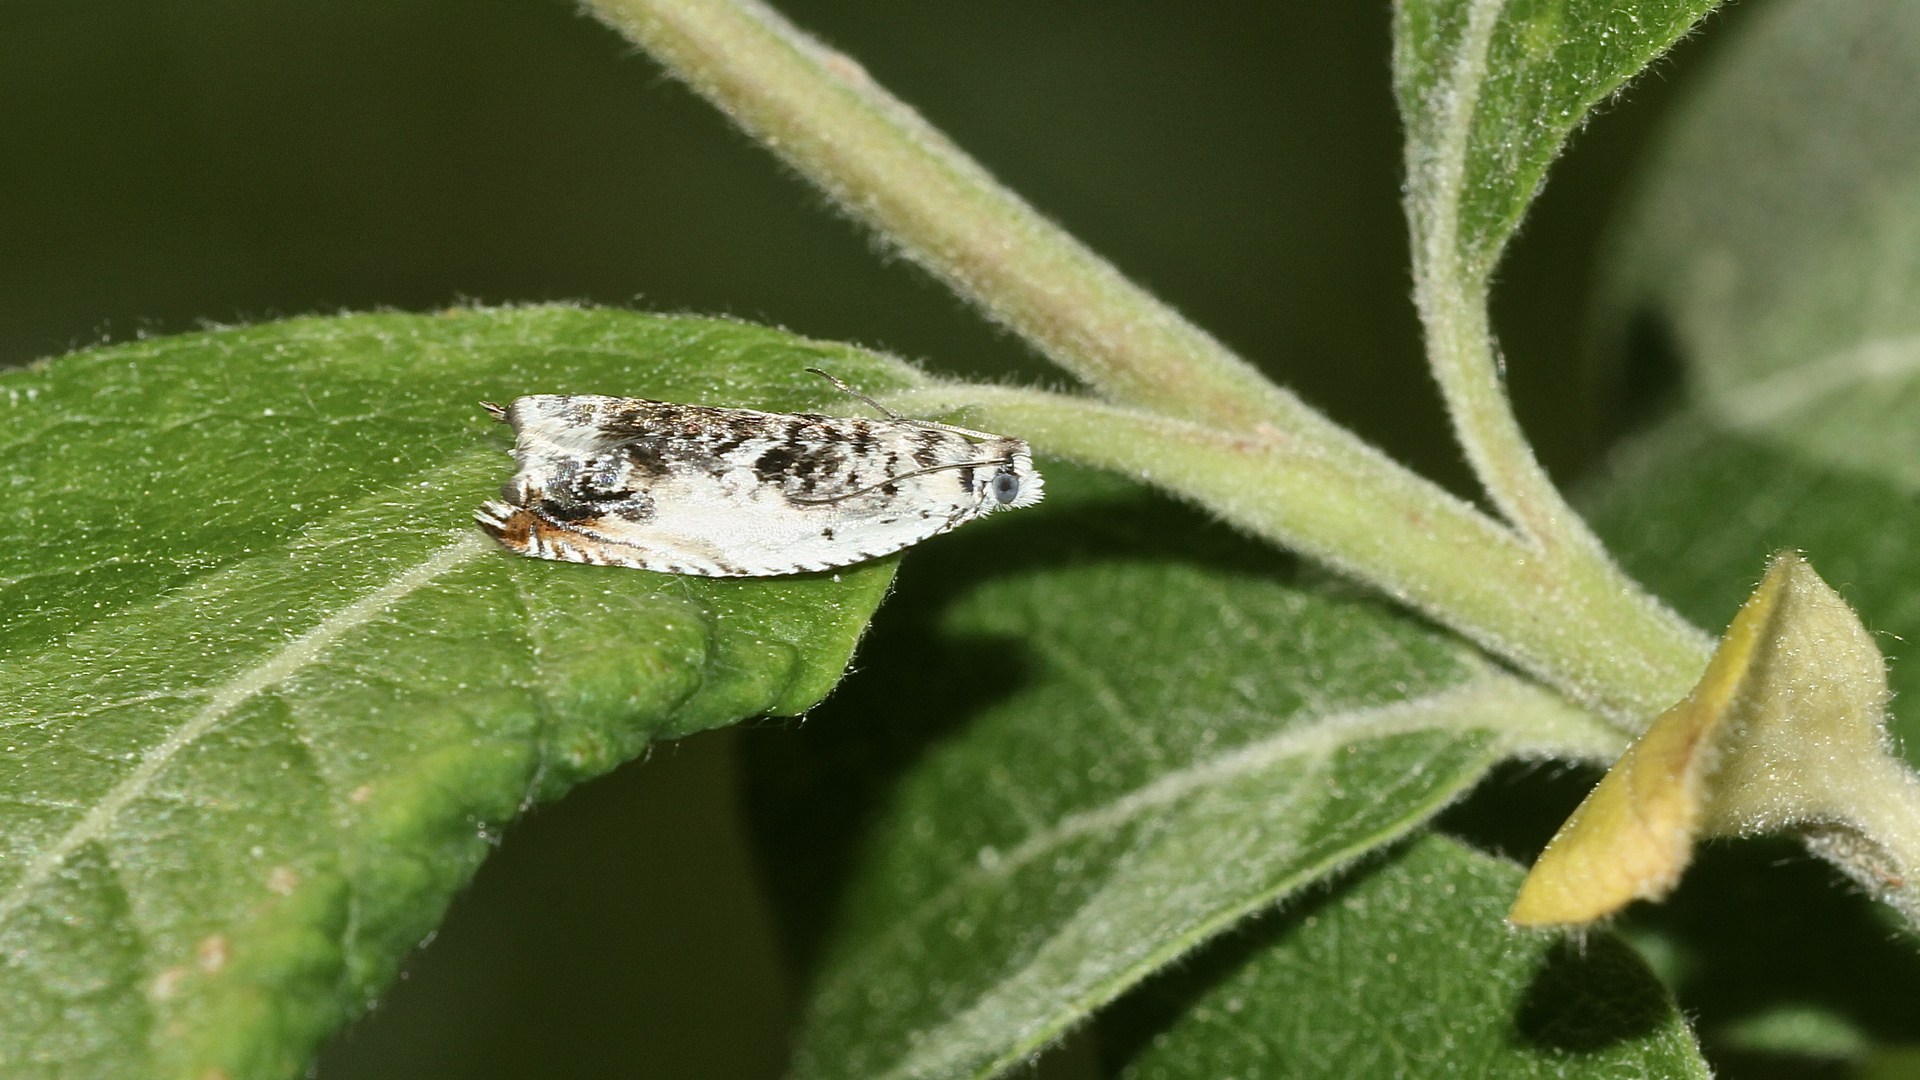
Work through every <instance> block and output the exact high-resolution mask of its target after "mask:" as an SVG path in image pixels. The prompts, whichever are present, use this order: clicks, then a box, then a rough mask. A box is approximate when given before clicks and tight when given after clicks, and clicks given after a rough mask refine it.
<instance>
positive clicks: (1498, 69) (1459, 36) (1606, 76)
mask: <svg viewBox="0 0 1920 1080" xmlns="http://www.w3.org/2000/svg"><path fill="white" fill-rule="evenodd" d="M1714 6H1715V3H1714V0H1640V2H1629V0H1399V2H1398V3H1396V4H1395V6H1394V7H1395V17H1394V82H1395V89H1396V91H1397V93H1398V95H1399V98H1400V115H1401V117H1402V118H1403V119H1404V121H1405V123H1406V126H1407V189H1408V190H1407V205H1408V211H1409V214H1410V215H1411V217H1412V218H1413V223H1414V232H1415V236H1416V240H1415V248H1416V251H1418V250H1420V249H1422V248H1423V247H1424V246H1425V245H1424V242H1423V241H1424V238H1430V237H1435V236H1441V237H1443V238H1444V245H1445V246H1446V247H1447V248H1448V249H1450V253H1448V254H1446V256H1445V257H1448V258H1451V259H1455V260H1457V261H1458V264H1459V266H1460V268H1461V269H1463V270H1465V271H1467V273H1468V276H1469V277H1477V278H1480V279H1484V277H1485V275H1486V274H1487V273H1488V272H1490V271H1491V270H1492V267H1493V264H1494V263H1495V262H1496V261H1497V260H1498V259H1499V255H1500V249H1501V248H1502V247H1503V246H1504V245H1505V244H1506V242H1507V239H1508V238H1509V237H1511V236H1512V235H1513V231H1514V230H1515V229H1516V228H1518V227H1519V225H1520V219H1521V217H1522V215H1524V214H1525V212H1526V209H1527V204H1529V203H1530V202H1532V201H1533V197H1534V195H1535V194H1536V193H1537V192H1538V191H1539V188H1540V185H1541V182H1542V181H1543V180H1544V179H1545V177H1546V172H1547V166H1548V165H1549V164H1551V163H1552V162H1553V159H1554V157H1555V156H1557V155H1558V154H1559V153H1560V148H1561V146H1562V145H1563V144H1564V143H1565V142H1566V139H1567V136H1568V135H1569V134H1570V133H1571V132H1572V131H1573V129H1574V128H1575V127H1576V126H1577V125H1578V124H1580V122H1581V121H1582V120H1584V119H1585V118H1586V115H1587V113H1588V111H1589V110H1590V109H1592V108H1593V107H1594V106H1595V105H1596V104H1598V103H1599V102H1601V101H1602V100H1604V99H1605V98H1606V97H1607V96H1608V95H1610V94H1612V93H1613V92H1614V91H1615V90H1617V89H1619V88H1620V86H1621V85H1622V84H1623V83H1625V82H1626V81H1627V80H1628V79H1629V78H1632V77H1633V76H1634V75H1635V74H1636V73H1638V72H1639V71H1640V70H1641V69H1642V68H1643V67H1645V66H1646V65H1647V63H1648V62H1649V61H1651V60H1652V59H1653V58H1654V57H1656V56H1658V55H1660V54H1661V53H1662V52H1665V51H1666V50H1667V48H1668V47H1669V46H1671V45H1672V44H1673V43H1674V41H1676V40H1677V39H1678V38H1679V37H1680V35H1682V34H1684V33H1686V31H1687V29H1688V28H1689V27H1691V26H1692V25H1693V24H1694V23H1695V22H1696V21H1698V20H1699V19H1700V18H1701V16H1703V15H1705V14H1706V13H1707V12H1709V11H1711V10H1712V9H1713V8H1714Z"/></svg>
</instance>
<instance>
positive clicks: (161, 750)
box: [0, 531, 488, 924]
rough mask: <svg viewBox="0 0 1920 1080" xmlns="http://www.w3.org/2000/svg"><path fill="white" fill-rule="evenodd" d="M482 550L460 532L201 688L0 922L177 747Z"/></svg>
mask: <svg viewBox="0 0 1920 1080" xmlns="http://www.w3.org/2000/svg"><path fill="white" fill-rule="evenodd" d="M487 550H488V547H487V544H486V543H485V541H484V540H483V539H482V538H481V537H480V536H479V534H478V533H476V532H472V531H467V532H463V533H461V534H460V535H459V538H458V539H456V540H454V541H453V542H452V543H450V544H447V545H445V546H443V547H441V548H440V549H439V550H438V551H435V552H434V553H433V554H431V555H429V556H428V557H427V558H426V559H424V560H422V561H420V562H418V563H416V564H414V565H413V566H410V567H408V568H406V569H404V570H401V571H399V572H398V573H396V574H394V575H393V576H391V577H389V578H388V579H387V580H386V582H385V583H384V584H382V585H381V586H380V587H379V588H376V589H373V590H372V591H370V592H368V593H367V594H366V595H364V596H362V597H361V598H360V599H358V600H355V601H353V602H352V603H350V604H347V605H345V606H344V607H342V608H340V609H339V610H338V611H335V612H334V613H333V614H331V615H329V616H327V617H326V618H325V619H323V620H321V621H320V622H319V623H318V624H317V625H315V626H314V627H313V628H312V629H310V630H308V631H307V632H306V633H304V634H302V635H300V636H299V637H297V638H294V639H293V640H292V641H289V642H287V643H286V644H284V645H282V646H281V647H280V648H279V649H276V650H275V651H274V652H273V653H271V654H270V655H268V656H267V657H266V658H265V659H263V660H261V661H260V662H259V663H257V664H255V665H253V666H252V667H250V668H247V669H246V670H244V671H241V672H239V673H238V674H236V675H234V676H233V677H232V678H229V679H228V680H226V681H225V682H223V683H221V684H219V685H217V686H213V687H210V688H208V693H207V701H206V704H204V705H202V706H201V707H200V709H199V710H198V711H196V712H195V713H194V714H193V715H192V716H190V717H188V718H187V719H186V720H185V721H184V722H182V723H181V724H179V725H178V726H176V727H175V728H174V729H173V730H172V731H171V732H169V733H168V735H167V737H166V738H165V739H162V740H161V741H160V742H158V743H155V744H154V745H152V746H150V747H148V748H147V750H146V751H145V752H144V753H142V754H141V755H140V761H139V763H138V764H136V765H135V766H134V767H133V769H132V770H131V771H130V772H128V773H127V775H126V776H124V777H121V778H120V780H119V781H117V782H116V783H115V784H114V785H113V786H112V787H111V788H109V789H108V790H107V792H106V794H104V795H102V796H101V797H100V799H99V801H98V802H96V803H94V805H93V806H92V807H91V808H89V809H88V810H87V812H86V813H85V814H84V815H82V817H81V818H80V820H79V821H77V822H75V823H74V824H73V825H72V826H70V827H69V828H68V829H67V830H66V832H64V833H62V834H61V836H60V838H59V839H58V840H56V841H54V842H53V843H52V844H51V845H49V846H47V847H46V848H44V849H42V850H41V851H40V852H39V853H38V854H37V855H35V856H34V858H33V861H32V862H30V863H28V864H27V867H26V869H25V870H24V871H22V872H21V875H20V876H19V877H18V878H16V879H15V880H14V882H13V883H12V884H11V885H9V886H8V887H7V888H6V891H5V892H4V893H0V924H4V923H5V922H6V921H7V920H8V919H10V918H12V916H13V915H14V913H15V912H17V911H18V910H19V909H20V908H21V907H23V906H25V905H26V903H27V902H28V901H29V900H31V899H32V897H33V893H34V891H35V890H36V889H37V888H39V886H41V885H43V884H45V883H46V882H47V881H48V880H49V879H51V878H52V877H53V875H54V874H56V873H58V872H59V870H60V868H61V866H62V865H64V864H65V862H66V860H67V859H68V858H69V857H71V856H72V855H73V853H74V852H76V851H78V850H80V848H82V847H84V846H86V845H87V844H88V843H91V842H92V841H94V840H98V839H101V838H103V837H105V836H106V835H107V834H108V832H109V830H110V829H111V828H112V826H113V823H114V821H115V819H116V818H117V817H118V816H119V814H120V812H121V811H123V810H125V809H126V808H127V807H128V806H129V805H131V804H132V803H133V802H135V801H136V800H138V799H139V798H140V797H141V796H143V795H145V794H146V793H147V791H148V789H149V788H151V787H152V785H153V783H154V781H155V780H156V779H158V778H159V776H160V774H161V773H163V772H164V771H165V770H166V768H167V766H168V765H169V764H170V763H172V761H173V760H174V758H176V757H178V756H179V754H180V752H181V751H183V750H185V749H187V748H188V747H190V746H192V745H193V744H194V743H195V742H197V741H198V740H199V739H201V738H202V737H203V736H205V735H207V734H208V733H209V732H212V731H214V730H215V729H217V728H218V727H219V726H220V724H221V723H222V721H224V720H226V718H227V717H228V716H230V715H232V713H233V712H234V711H235V710H236V709H238V708H239V707H240V706H241V705H243V704H245V703H246V702H247V701H249V700H251V699H252V698H253V697H255V696H256V695H258V694H260V693H262V692H264V691H266V690H269V689H271V688H273V687H274V686H277V685H279V684H280V683H282V682H285V681H286V680H287V679H289V678H291V677H293V676H294V675H296V674H298V673H299V672H300V671H301V670H303V669H305V668H307V667H309V666H311V665H313V664H315V663H317V662H318V661H320V660H321V659H322V658H323V657H324V656H325V655H326V654H327V652H328V650H330V649H331V648H332V647H333V646H334V644H336V643H337V642H338V641H339V640H340V639H341V638H343V637H345V636H346V635H347V634H348V633H350V632H351V631H353V630H356V629H359V628H360V627H362V626H365V625H367V624H369V623H371V622H374V621H375V620H377V619H379V618H380V617H381V616H383V615H385V614H386V613H387V612H388V611H390V610H391V609H392V608H393V607H394V606H395V605H397V604H398V603H399V602H401V601H402V600H405V599H406V598H407V597H409V596H411V595H412V594H413V593H414V592H416V591H418V590H419V589H421V588H423V587H425V586H426V585H429V584H431V583H432V582H433V581H434V580H436V579H437V578H440V577H442V576H444V575H446V574H448V573H451V572H452V571H454V570H457V569H459V568H460V567H462V566H465V565H466V564H467V563H469V562H471V561H473V560H474V559H475V558H477V557H479V556H480V555H482V554H484V553H485V552H486V551H487Z"/></svg>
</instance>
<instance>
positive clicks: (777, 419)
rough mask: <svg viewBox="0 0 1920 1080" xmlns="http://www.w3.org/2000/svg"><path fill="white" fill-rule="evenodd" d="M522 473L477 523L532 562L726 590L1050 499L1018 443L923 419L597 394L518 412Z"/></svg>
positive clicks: (512, 418)
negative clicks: (604, 567)
mask: <svg viewBox="0 0 1920 1080" xmlns="http://www.w3.org/2000/svg"><path fill="white" fill-rule="evenodd" d="M503 419H504V420H505V421H506V422H507V423H509V424H511V425H513V429H514V436H515V440H514V449H513V454H514V457H515V460H516V462H517V463H518V470H517V471H516V472H515V474H514V476H513V478H512V479H511V480H509V481H508V482H507V484H506V485H505V486H504V487H503V488H502V489H501V501H499V502H489V503H486V504H483V505H482V506H481V507H480V509H479V511H478V512H477V513H476V515H475V518H476V520H477V521H478V522H479V523H480V525H481V527H482V528H484V529H485V530H486V531H487V532H488V533H489V534H491V535H492V536H493V537H494V538H495V539H497V540H499V541H500V542H501V543H502V544H503V545H505V546H506V547H507V548H509V549H510V550H513V551H515V552H518V553H520V554H523V555H531V556H535V557H538V558H547V559H560V560H565V561H569V562H591V563H606V564H612V565H619V566H631V567H637V568H640V569H646V570H660V571H665V572H669V573H679V574H700V575H706V576H718V577H759V576H771V575H776V574H791V573H798V572H803V571H809V570H828V569H832V568H834V567H840V566H847V565H850V564H853V563H857V562H863V561H865V560H867V559H871V558H876V557H878V556H881V555H887V554H890V553H892V552H895V551H899V550H900V549H902V548H905V547H908V546H911V545H913V544H916V543H918V542H920V541H921V540H924V539H926V538H927V537H929V536H934V535H937V534H939V533H943V532H946V531H947V530H949V529H952V528H955V527H956V526H959V525H961V524H963V523H965V522H967V521H970V520H972V519H973V518H976V517H980V516H981V515H983V514H987V513H991V512H992V511H994V510H997V509H1001V508H1016V507H1021V506H1030V505H1032V504H1033V503H1036V502H1038V501H1040V496H1041V480H1040V475H1039V473H1038V472H1037V471H1036V470H1035V469H1034V467H1033V459H1032V455H1031V453H1030V451H1029V450H1028V447H1027V444H1026V443H1025V442H1023V441H1021V440H1019V439H1013V438H1007V437H1005V436H999V435H989V434H986V433H984V432H975V431H969V430H967V429H965V428H955V427H951V426H949V425H945V424H936V423H931V422H928V421H922V420H904V419H898V418H889V419H882V420H871V419H865V418H859V417H829V416H815V415H810V414H804V413H800V414H789V413H766V412H756V411H754V410H750V409H727V408H714V407H709V406H700V405H675V404H670V403H666V402H659V401H647V400H644V399H640V398H617V397H603V396H600V395H593V394H540V395H532V396H528V397H522V398H518V399H516V400H515V401H514V402H513V403H512V404H511V405H510V406H508V408H507V409H506V410H504V416H503Z"/></svg>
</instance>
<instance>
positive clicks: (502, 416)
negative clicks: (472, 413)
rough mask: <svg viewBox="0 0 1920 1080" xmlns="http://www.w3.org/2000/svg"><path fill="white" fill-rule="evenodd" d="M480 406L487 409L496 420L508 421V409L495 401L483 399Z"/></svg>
mask: <svg viewBox="0 0 1920 1080" xmlns="http://www.w3.org/2000/svg"><path fill="white" fill-rule="evenodd" d="M480 407H481V408H483V409H485V410H487V414H488V415H489V416H492V417H493V418H494V419H495V420H498V421H500V422H501V423H503V424H504V423H506V422H507V410H505V409H503V408H501V407H500V406H498V405H495V404H494V403H493V402H491V401H483V402H481V403H480Z"/></svg>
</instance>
